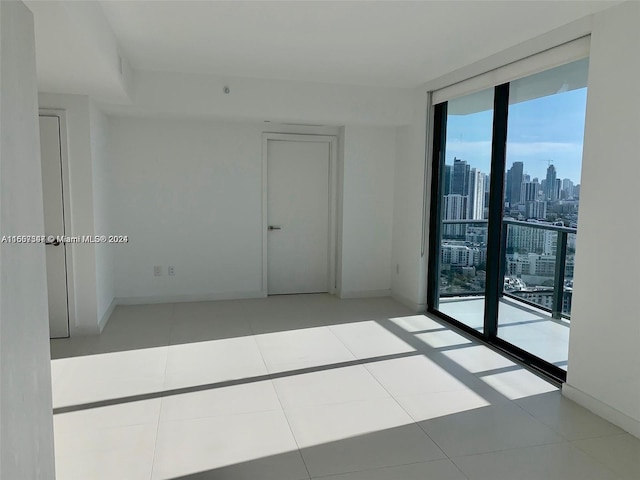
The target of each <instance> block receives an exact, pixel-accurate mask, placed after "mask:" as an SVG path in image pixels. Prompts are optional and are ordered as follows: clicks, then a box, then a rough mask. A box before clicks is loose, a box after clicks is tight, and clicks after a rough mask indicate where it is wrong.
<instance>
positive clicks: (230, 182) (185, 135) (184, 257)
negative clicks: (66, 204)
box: [109, 118, 262, 302]
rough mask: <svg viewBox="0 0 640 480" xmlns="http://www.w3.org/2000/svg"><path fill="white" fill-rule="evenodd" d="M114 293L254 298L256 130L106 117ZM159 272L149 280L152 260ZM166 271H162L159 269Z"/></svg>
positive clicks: (257, 276)
mask: <svg viewBox="0 0 640 480" xmlns="http://www.w3.org/2000/svg"><path fill="white" fill-rule="evenodd" d="M110 123H111V125H110V130H111V133H110V151H111V156H112V158H111V168H112V172H111V174H112V185H111V191H110V195H109V198H110V201H111V211H112V218H113V229H114V233H117V234H122V235H128V236H129V243H128V244H126V245H121V246H118V247H116V249H115V258H116V262H115V263H116V267H115V285H116V297H118V298H121V299H128V300H127V301H141V302H142V301H153V297H161V298H164V299H165V300H167V299H170V298H173V297H176V296H179V297H181V298H182V299H185V300H187V299H188V298H189V297H193V298H205V297H208V298H234V297H243V296H248V297H251V296H259V295H260V291H261V282H262V270H261V268H262V216H261V215H262V207H261V205H262V203H261V202H262V180H261V178H262V177H261V171H262V156H261V155H262V154H261V149H262V126H261V125H260V124H255V123H254V124H238V123H229V124H223V123H212V122H206V121H197V120H155V119H134V118H111V119H110ZM154 265H160V266H162V268H163V272H162V276H160V277H154V275H153V266H154ZM169 265H172V266H174V267H175V276H173V277H170V276H168V275H167V266H169Z"/></svg>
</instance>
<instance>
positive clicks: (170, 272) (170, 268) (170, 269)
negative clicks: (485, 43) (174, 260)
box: [167, 265, 176, 276]
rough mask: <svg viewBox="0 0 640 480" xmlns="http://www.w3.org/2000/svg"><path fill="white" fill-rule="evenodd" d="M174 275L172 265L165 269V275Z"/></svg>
mask: <svg viewBox="0 0 640 480" xmlns="http://www.w3.org/2000/svg"><path fill="white" fill-rule="evenodd" d="M175 274H176V271H175V270H174V269H173V265H169V266H168V267H167V275H170V276H173V275H175Z"/></svg>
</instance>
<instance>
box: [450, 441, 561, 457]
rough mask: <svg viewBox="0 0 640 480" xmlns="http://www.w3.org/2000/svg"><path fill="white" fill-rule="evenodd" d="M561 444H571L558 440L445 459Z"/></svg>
mask: <svg viewBox="0 0 640 480" xmlns="http://www.w3.org/2000/svg"><path fill="white" fill-rule="evenodd" d="M563 443H567V444H570V443H571V442H568V441H566V440H564V439H562V440H560V441H559V442H543V443H537V442H536V443H533V444H531V445H519V446H515V447H505V448H498V449H495V450H494V449H492V450H487V451H485V452H477V453H470V454H468V455H453V456H451V457H449V456H447V458H449V459H451V460H453V459H454V458H460V457H471V456H473V455H485V454H487V453H501V452H508V451H511V450H518V449H521V448H535V447H545V446H548V445H561V444H563Z"/></svg>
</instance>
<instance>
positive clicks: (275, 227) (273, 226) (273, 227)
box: [269, 225, 282, 230]
mask: <svg viewBox="0 0 640 480" xmlns="http://www.w3.org/2000/svg"><path fill="white" fill-rule="evenodd" d="M269 230H282V227H281V226H279V225H269Z"/></svg>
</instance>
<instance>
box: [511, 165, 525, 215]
mask: <svg viewBox="0 0 640 480" xmlns="http://www.w3.org/2000/svg"><path fill="white" fill-rule="evenodd" d="M523 170H524V164H523V163H522V162H513V164H512V165H511V169H510V170H509V171H510V172H511V175H510V177H511V192H510V193H511V196H510V197H509V205H511V206H512V207H513V206H514V205H518V204H519V203H520V202H521V199H520V190H521V188H522V177H523V175H522V172H523Z"/></svg>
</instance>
